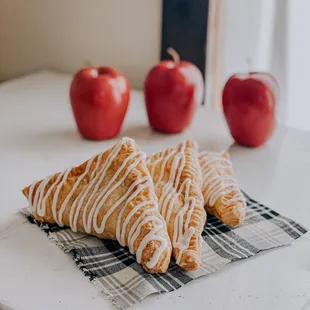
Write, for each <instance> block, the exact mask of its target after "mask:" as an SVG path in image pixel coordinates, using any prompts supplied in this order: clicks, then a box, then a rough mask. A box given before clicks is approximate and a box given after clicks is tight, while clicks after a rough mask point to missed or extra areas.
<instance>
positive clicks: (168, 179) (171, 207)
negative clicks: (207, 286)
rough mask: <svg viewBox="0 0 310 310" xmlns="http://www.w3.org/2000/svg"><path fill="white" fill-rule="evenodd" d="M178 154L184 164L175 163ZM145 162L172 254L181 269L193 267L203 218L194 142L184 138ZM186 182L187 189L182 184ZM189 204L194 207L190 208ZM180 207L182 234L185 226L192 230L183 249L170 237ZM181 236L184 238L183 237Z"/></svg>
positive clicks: (198, 170) (203, 221)
mask: <svg viewBox="0 0 310 310" xmlns="http://www.w3.org/2000/svg"><path fill="white" fill-rule="evenodd" d="M178 154H184V165H182V160H181V161H179V163H178V164H177V165H176V160H177V158H178V156H179V155H178ZM147 165H148V168H149V171H150V173H151V175H152V178H153V181H154V184H155V192H156V195H157V197H158V200H159V208H160V212H161V214H162V216H163V217H164V219H165V220H166V223H167V229H168V233H169V236H170V239H171V241H172V248H173V250H172V253H173V256H174V257H175V259H176V260H177V264H178V265H180V266H181V267H182V268H183V269H185V270H196V269H198V268H199V266H200V248H201V245H200V244H201V232H202V230H203V228H204V224H205V221H206V213H205V211H204V208H203V197H202V193H201V182H202V179H201V170H200V166H199V163H198V159H197V145H196V143H194V142H192V141H185V142H184V143H181V144H179V145H178V146H177V147H176V148H174V149H173V148H169V149H167V150H165V151H163V152H158V153H155V154H154V155H152V156H151V157H150V158H149V159H148V161H147ZM187 183H188V188H186V185H185V184H187ZM192 203H194V206H193V209H192V211H191V208H190V206H191V204H192ZM184 208H185V209H186V210H185V212H184V216H183V217H182V234H185V235H186V232H188V231H189V227H192V228H191V229H193V230H194V233H193V234H192V236H191V237H190V238H189V244H188V245H187V246H186V248H185V249H181V250H180V246H179V244H177V243H176V242H174V241H173V240H174V238H176V236H178V235H179V234H178V233H177V232H176V229H175V228H176V225H175V223H176V221H178V218H179V216H180V215H181V214H182V212H183V211H184ZM169 212H170V216H169ZM188 216H189V219H188ZM184 239H185V240H186V236H185V237H184ZM180 251H182V253H181V257H179V255H180Z"/></svg>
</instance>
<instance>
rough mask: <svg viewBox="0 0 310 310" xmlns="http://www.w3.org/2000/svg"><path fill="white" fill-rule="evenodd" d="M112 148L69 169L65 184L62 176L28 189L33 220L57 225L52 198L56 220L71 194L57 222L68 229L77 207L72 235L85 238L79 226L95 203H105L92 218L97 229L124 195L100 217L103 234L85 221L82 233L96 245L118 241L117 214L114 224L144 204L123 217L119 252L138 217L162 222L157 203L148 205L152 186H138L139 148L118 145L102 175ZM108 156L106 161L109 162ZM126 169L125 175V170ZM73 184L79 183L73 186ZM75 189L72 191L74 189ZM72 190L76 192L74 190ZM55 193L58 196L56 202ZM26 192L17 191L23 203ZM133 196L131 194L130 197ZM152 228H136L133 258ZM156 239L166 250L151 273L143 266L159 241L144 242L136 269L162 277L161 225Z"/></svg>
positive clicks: (141, 171) (150, 224) (141, 170)
mask: <svg viewBox="0 0 310 310" xmlns="http://www.w3.org/2000/svg"><path fill="white" fill-rule="evenodd" d="M116 147H117V145H115V146H114V147H113V148H111V149H109V150H107V151H106V152H104V153H103V154H99V155H97V156H96V157H95V158H94V159H90V160H88V161H86V162H84V163H83V164H81V165H79V166H77V167H74V168H72V169H71V170H70V171H69V174H68V175H67V178H66V177H65V175H66V174H65V173H56V174H54V175H53V176H51V177H50V179H49V180H48V179H45V180H41V181H38V182H36V183H35V184H34V186H33V191H32V195H31V197H30V202H31V204H37V205H34V208H33V215H34V217H35V218H36V219H37V220H38V221H41V222H48V223H52V224H54V223H56V222H57V221H55V218H54V215H53V200H55V197H56V198H57V199H56V200H55V201H56V208H55V210H56V211H55V210H54V212H56V214H57V216H58V218H59V217H61V215H60V212H61V206H62V204H63V203H65V202H66V199H67V197H68V195H69V194H70V193H71V197H70V199H69V200H68V199H67V200H68V201H67V204H66V207H65V208H64V210H62V211H63V215H62V222H63V224H64V225H65V226H71V224H72V219H73V218H74V216H73V217H71V221H70V211H71V210H74V209H72V208H75V209H76V210H77V208H78V205H79V202H80V203H81V208H80V210H79V211H77V212H76V214H77V219H76V228H77V231H80V232H86V230H87V229H85V222H87V220H88V219H90V220H92V219H93V218H92V217H91V212H93V211H92V210H95V207H96V206H98V204H99V203H100V202H101V201H103V200H102V199H103V197H106V199H105V202H104V204H103V205H102V206H101V207H100V208H98V210H99V211H98V216H97V217H96V220H94V221H96V224H97V226H98V227H100V226H101V223H102V220H103V219H104V218H105V216H106V215H107V214H108V212H109V210H112V209H111V208H112V207H113V206H116V205H115V203H116V202H119V201H120V199H122V197H124V195H125V194H126V193H127V196H126V197H127V199H123V201H121V203H120V204H119V205H118V207H116V208H115V209H114V211H113V212H112V213H111V214H110V215H109V216H108V217H106V218H107V219H106V222H105V228H104V231H103V232H98V231H97V230H96V229H95V228H94V225H93V221H90V231H88V232H89V233H90V234H92V235H94V236H97V237H99V238H102V239H115V240H118V238H117V231H116V230H117V220H118V216H119V214H120V212H121V211H122V212H123V213H122V215H121V221H120V223H123V222H124V221H125V219H126V218H127V215H128V214H129V213H130V212H131V211H132V210H133V209H134V208H135V207H137V205H138V204H140V203H142V202H144V204H143V206H142V207H140V208H138V207H137V208H136V212H132V214H133V215H132V216H131V218H129V217H128V219H129V221H128V224H127V226H126V229H125V233H124V241H125V244H124V245H125V246H129V240H128V235H129V231H130V230H131V228H132V227H133V225H134V224H135V222H136V221H137V219H138V218H139V216H140V215H141V214H142V213H143V212H144V213H145V216H153V217H154V218H157V219H161V220H162V217H161V215H160V214H159V212H158V207H157V210H156V206H155V208H154V203H155V205H157V203H158V202H157V200H156V201H154V197H155V199H156V196H155V193H154V188H153V184H152V182H149V181H145V182H144V181H143V182H142V181H141V182H140V180H141V179H142V180H150V179H151V178H150V175H149V172H148V170H147V167H146V163H145V154H143V153H141V151H140V149H139V147H138V146H137V145H136V144H135V143H134V142H133V141H132V140H131V139H128V140H126V141H125V142H123V143H122V144H121V147H120V149H119V151H118V153H115V154H116V155H115V157H113V160H112V161H111V164H110V166H108V168H107V169H105V170H104V165H105V164H107V162H108V160H109V155H111V153H112V152H113V151H115V149H116ZM141 154H142V155H141ZM112 155H113V153H112ZM112 155H111V156H112ZM111 156H110V158H112V157H111ZM129 156H132V158H131V159H129ZM139 156H140V157H141V159H140V160H138V161H137V158H138V159H139ZM126 160H127V162H126ZM124 162H125V165H123V169H121V170H120V167H121V166H122V164H123V163H124ZM97 163H98V164H97ZM135 163H136V164H135ZM130 165H131V166H130ZM130 167H131V169H129V168H130ZM83 175H84V176H83ZM115 176H116V178H115V180H114V181H113V182H112V183H111V184H110V187H109V188H111V187H112V186H113V185H114V184H116V182H118V181H121V182H119V183H120V184H119V185H118V186H117V187H115V189H114V190H113V191H111V192H110V193H109V195H107V194H106V193H107V189H108V188H107V186H108V184H109V182H110V181H111V179H112V178H113V177H115ZM78 180H80V182H78ZM94 180H95V181H94ZM42 182H43V183H42ZM61 182H63V184H62V186H60V185H61ZM134 183H135V184H136V186H133V185H134ZM77 184H78V186H76V185H77ZM42 185H45V188H44V191H43V190H42V189H41V194H42V196H43V197H45V198H46V200H45V203H46V212H45V214H43V215H42V214H41V215H40V214H39V213H40V212H38V209H37V208H38V207H39V206H38V204H39V203H38V200H39V199H40V198H39V197H40V195H37V199H36V201H35V196H36V193H40V190H39V186H42ZM57 185H58V186H57ZM144 185H145V186H144ZM74 186H76V188H75V189H74ZM139 186H140V187H139ZM59 188H60V191H59ZM140 188H141V190H140ZM73 189H74V190H73ZM130 189H131V190H130ZM57 190H58V191H59V194H58V196H57ZM30 191H31V187H30V186H28V187H26V188H24V189H23V193H24V195H25V196H26V197H27V198H29V195H30ZM134 193H137V194H136V195H135V196H134ZM69 196H70V195H69ZM82 197H84V199H82ZM126 197H125V198H126ZM129 197H131V198H132V199H130V198H129ZM55 201H54V202H55ZM40 206H42V203H41V204H40ZM151 209H152V210H151ZM148 210H149V211H148ZM145 216H144V217H145ZM83 217H84V221H83ZM144 217H143V218H144ZM85 219H86V221H85ZM157 222H158V221H152V220H150V221H147V222H146V223H145V224H143V225H141V230H140V233H139V234H138V236H137V238H136V239H135V241H134V243H133V248H134V251H135V252H136V251H137V250H138V248H139V246H140V244H141V242H142V240H143V239H144V238H145V236H147V235H148V234H149V233H150V232H151V231H152V230H153V229H154V228H157V226H158V223H157ZM118 227H121V226H118ZM156 236H159V237H161V238H162V239H161V240H165V242H166V244H167V246H166V247H165V248H164V250H163V251H162V252H161V255H160V257H159V259H158V262H157V264H156V265H155V266H153V267H151V268H148V267H147V263H148V262H149V261H150V260H151V258H152V257H153V254H154V252H155V251H156V249H158V248H159V247H160V246H161V244H162V243H161V241H158V240H150V241H149V242H147V244H146V246H145V248H144V249H143V251H142V254H141V264H142V266H143V268H144V269H146V270H147V271H148V272H152V273H156V272H165V271H166V270H167V268H168V265H169V262H170V255H171V244H170V240H169V237H168V234H167V231H166V227H165V225H164V226H163V227H162V228H159V229H158V230H157V232H156ZM147 240H148V239H147ZM165 242H164V244H165Z"/></svg>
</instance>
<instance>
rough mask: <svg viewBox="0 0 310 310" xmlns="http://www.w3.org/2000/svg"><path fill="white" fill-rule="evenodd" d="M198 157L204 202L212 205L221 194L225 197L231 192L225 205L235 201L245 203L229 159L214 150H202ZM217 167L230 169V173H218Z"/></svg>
mask: <svg viewBox="0 0 310 310" xmlns="http://www.w3.org/2000/svg"><path fill="white" fill-rule="evenodd" d="M199 159H200V163H201V170H202V174H203V180H202V183H203V185H202V188H203V190H204V193H203V194H204V201H205V204H208V205H209V206H210V207H213V206H214V205H215V203H216V201H217V200H218V199H219V198H220V197H221V196H224V197H225V195H231V194H232V193H233V195H232V197H231V198H230V199H227V200H226V201H225V202H226V203H227V205H229V204H231V203H235V202H242V203H243V204H245V198H244V196H243V194H242V193H241V191H240V190H239V188H238V184H237V181H236V180H235V178H234V176H233V170H232V163H231V161H230V160H229V159H227V158H225V157H223V156H222V154H221V153H216V152H202V153H200V155H199ZM219 169H224V170H230V171H231V173H230V174H228V173H227V174H220V173H219V172H218V170H219Z"/></svg>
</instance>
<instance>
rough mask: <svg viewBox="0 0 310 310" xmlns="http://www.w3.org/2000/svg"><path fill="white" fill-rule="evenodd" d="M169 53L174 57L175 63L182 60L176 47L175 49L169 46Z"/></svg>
mask: <svg viewBox="0 0 310 310" xmlns="http://www.w3.org/2000/svg"><path fill="white" fill-rule="evenodd" d="M167 53H168V54H169V55H170V56H171V57H172V59H173V61H174V62H175V63H179V62H180V55H179V54H178V52H177V51H176V50H175V49H173V48H172V47H168V48H167Z"/></svg>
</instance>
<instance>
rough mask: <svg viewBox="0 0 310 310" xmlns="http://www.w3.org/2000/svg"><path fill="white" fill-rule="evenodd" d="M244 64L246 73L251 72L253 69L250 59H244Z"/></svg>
mask: <svg viewBox="0 0 310 310" xmlns="http://www.w3.org/2000/svg"><path fill="white" fill-rule="evenodd" d="M246 64H247V66H248V72H251V71H252V68H253V67H252V59H251V58H250V57H247V58H246Z"/></svg>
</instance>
